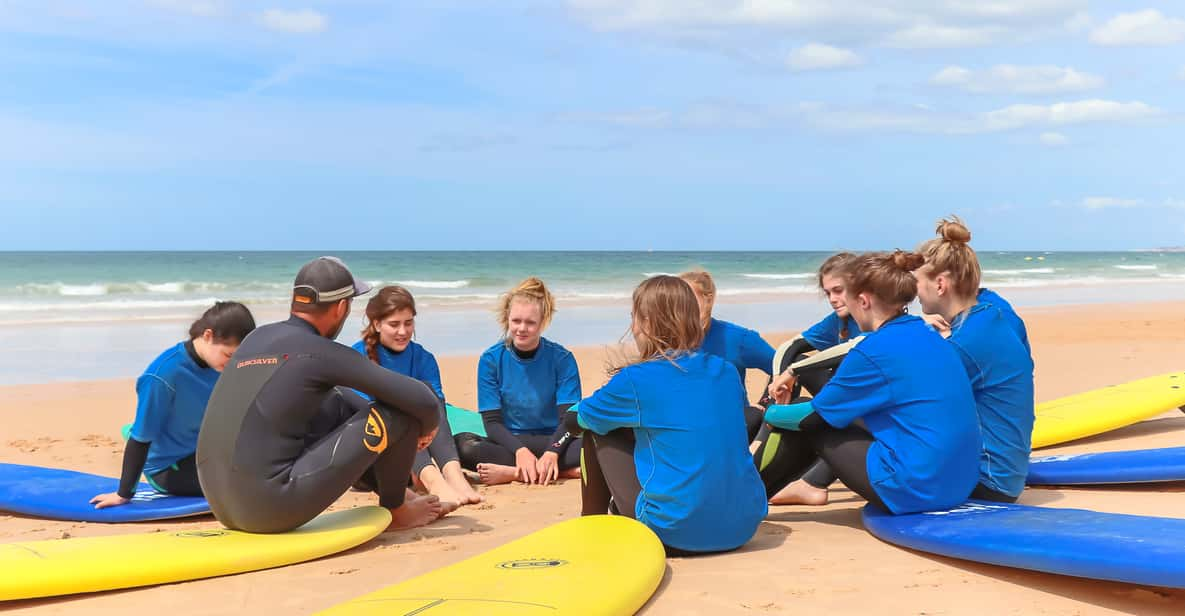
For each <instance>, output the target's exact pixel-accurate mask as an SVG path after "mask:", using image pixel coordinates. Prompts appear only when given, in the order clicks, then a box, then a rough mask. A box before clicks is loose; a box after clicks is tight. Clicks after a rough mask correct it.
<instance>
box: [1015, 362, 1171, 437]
mask: <svg viewBox="0 0 1185 616" xmlns="http://www.w3.org/2000/svg"><path fill="white" fill-rule="evenodd" d="M1183 405H1185V372H1174V373H1171V374H1162V375H1160V376H1154V377H1149V378H1146V379H1140V380H1138V381H1131V382H1130V383H1124V384H1122V385H1113V386H1111V387H1104V388H1102V389H1095V390H1092V391H1088V392H1084V393H1081V394H1076V395H1073V396H1067V397H1065V398H1058V399H1057V400H1051V401H1049V402H1043V403H1041V404H1038V405H1037V409H1036V412H1037V421H1036V423H1035V424H1033V449H1037V448H1039V447H1048V446H1050V445H1057V444H1058V443H1064V442H1066V441H1072V440H1075V439H1080V438H1085V437H1088V436H1094V435H1096V434H1102V433H1104V432H1108V431H1111V430H1115V429H1117V428H1122V427H1124V426H1127V425H1131V424H1134V423H1136V422H1137V421H1141V420H1144V419H1148V418H1149V417H1153V416H1156V415H1159V414H1161V413H1163V412H1165V411H1171V410H1172V409H1175V408H1179V407H1181V406H1183Z"/></svg>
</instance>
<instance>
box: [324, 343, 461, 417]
mask: <svg viewBox="0 0 1185 616" xmlns="http://www.w3.org/2000/svg"><path fill="white" fill-rule="evenodd" d="M319 352H320V353H321V354H322V357H323V358H324V360H325V361H322V362H321V363H320V365H319V367H320V368H321V370H322V372H321V376H322V378H324V379H325V381H324V382H325V384H326V385H329V386H337V385H341V386H345V387H350V388H353V389H357V390H358V391H360V392H362V393H364V394H366V395H368V396H370V397H371V398H373V399H374V400H378V401H379V402H382V403H383V404H386V405H387V406H390V407H392V408H393V409H396V410H399V411H401V412H403V413H405V414H407V415H409V416H411V417H412V418H414V419H416V420H417V421H419V422H420V435H421V436H427V435H429V434H431V433H432V431H433V430H435V429H436V425H437V423H439V422H440V416H441V414H442V411H441V407H442V406H443V405H444V403H443V402H441V401H440V398H437V397H436V393H435V392H433V391H432V388H431V387H429V386H428V385H425V384H424V383H422V382H420V381H417V380H416V379H413V378H411V377H408V376H403V375H402V374H399V373H396V372H392V371H390V370H387V369H386V368H383V367H382V366H379V365H378V364H376V363H374V362H372V361H370V360H369V359H367V358H366V357H364V356H362V355H359V354H358V353H357V352H356V351H354V350H353V349H351V348H350V347H347V346H343V345H340V344H338V343H336V342H333V341H331V340H324V344H323V345H322V348H321V349H320V351H319Z"/></svg>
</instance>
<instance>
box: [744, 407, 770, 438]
mask: <svg viewBox="0 0 1185 616" xmlns="http://www.w3.org/2000/svg"><path fill="white" fill-rule="evenodd" d="M764 420H765V409H763V408H761V407H760V406H746V407H745V428H746V429H747V430H748V432H749V442H750V443H752V442H753V439H755V438H757V434H758V433H759V432H761V425H762V423H763V422H764Z"/></svg>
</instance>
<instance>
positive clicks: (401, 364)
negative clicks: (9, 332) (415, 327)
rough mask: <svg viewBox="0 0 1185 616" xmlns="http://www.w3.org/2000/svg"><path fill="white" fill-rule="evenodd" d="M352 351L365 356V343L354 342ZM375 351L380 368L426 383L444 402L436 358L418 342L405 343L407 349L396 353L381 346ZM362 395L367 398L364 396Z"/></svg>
mask: <svg viewBox="0 0 1185 616" xmlns="http://www.w3.org/2000/svg"><path fill="white" fill-rule="evenodd" d="M353 349H354V350H355V351H358V352H359V353H361V354H362V355H363V356H366V343H365V342H363V341H361V340H359V341H358V342H355V343H354V346H353ZM375 351H376V352H377V354H378V356H379V365H380V366H382V367H384V368H386V369H387V370H390V371H392V372H398V373H399V374H402V375H403V376H410V377H411V378H413V379H416V380H418V381H423V382H425V383H427V384H428V386H429V387H431V388H432V391H434V392H436V397H437V398H440V399H441V400H444V388H443V387H441V385H440V366H439V365H437V363H436V357H435V356H434V355H432V353H430V352H428V350H427V349H425V348H424V347H423V346H422V345H420V344H419V343H418V342H414V341H413V342H409V343H407V348H406V349H403V350H402V351H400V352H398V353H397V352H395V351H392V350H391V349H388V348H387V347H385V346H383V345H381V344H379V345H377V346H376V347H375ZM359 393H361V392H359ZM362 395H363V396H365V397H367V398H369V396H366V395H365V394H362Z"/></svg>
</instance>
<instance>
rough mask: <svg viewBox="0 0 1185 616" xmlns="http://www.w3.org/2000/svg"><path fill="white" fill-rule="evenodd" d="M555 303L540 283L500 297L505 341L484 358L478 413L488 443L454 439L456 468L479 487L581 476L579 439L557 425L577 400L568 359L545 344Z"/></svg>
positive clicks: (575, 376) (470, 437) (471, 437)
mask: <svg viewBox="0 0 1185 616" xmlns="http://www.w3.org/2000/svg"><path fill="white" fill-rule="evenodd" d="M554 313H555V298H554V297H553V296H552V294H551V292H550V291H548V290H547V286H546V285H544V284H543V281H542V280H539V279H538V278H535V277H531V278H527V279H526V280H523V281H522V282H520V283H519V284H518V285H516V286H515V287H514V288H513V289H511V290H510V291H508V292H507V293H506V294H505V295H503V296H502V298H501V300H500V301H499V304H498V309H497V317H498V324H499V325H501V326H502V339H501V340H500V341H498V342H497V343H495V344H494V345H493V346H491V347H490V348H488V349H486V351H485V352H484V353H482V354H481V359H480V360H479V361H478V366H477V407H478V411H480V412H481V418H482V423H483V425H484V426H485V430H486V434H487V437H485V438H482V437H480V436H478V435H476V434H473V433H471V432H463V433H461V434H459V435H457V448H458V451H459V453H460V456H461V464H462V465H463V466H464V467H465V468H468V469H471V470H475V471H477V473H478V475H479V476H480V477H481V480H482V482H483V483H485V484H488V485H494V484H499V483H508V482H511V481H516V480H517V481H521V482H523V483H532V484H544V485H545V484H548V483H550V482H552V481H555V480H556V479H558V478H560V477H567V478H574V477H579V476H580V439H573V438H571V436H570V435H568V434H567V432H566V431H565V430H564V428H563V426H562V425H561V423H560V418H561V417H563V415H564V412H565V411H567V410H568V408H569V407H571V406H572V405H573V404H575V403H576V402H577V401H579V400H580V371H579V369H578V368H577V367H576V360H575V358H573V357H572V353H570V352H568V349H565V348H564V347H563V346H561V345H559V344H557V343H555V342H552V341H551V340H548V339H546V338H544V337H543V331H544V330H545V329H547V326H548V325H549V324H550V323H551V317H552V315H553V314H554Z"/></svg>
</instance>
